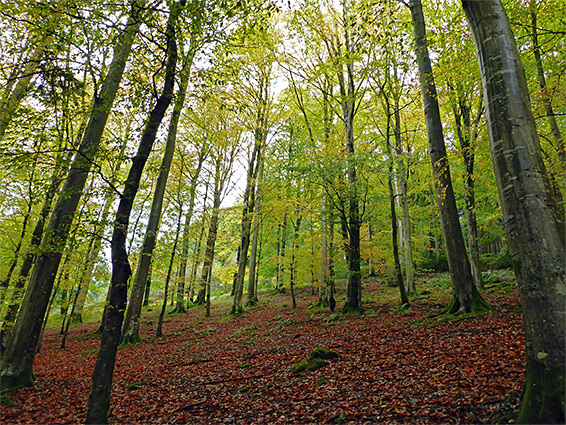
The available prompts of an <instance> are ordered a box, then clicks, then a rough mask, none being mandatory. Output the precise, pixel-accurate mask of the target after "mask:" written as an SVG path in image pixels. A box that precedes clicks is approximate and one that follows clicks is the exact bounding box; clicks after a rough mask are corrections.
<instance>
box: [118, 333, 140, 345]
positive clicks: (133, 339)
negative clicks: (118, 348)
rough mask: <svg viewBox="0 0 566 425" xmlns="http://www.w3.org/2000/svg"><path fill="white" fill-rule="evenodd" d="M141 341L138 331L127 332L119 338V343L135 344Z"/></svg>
mask: <svg viewBox="0 0 566 425" xmlns="http://www.w3.org/2000/svg"><path fill="white" fill-rule="evenodd" d="M140 342H142V339H141V337H140V334H139V332H131V333H130V332H128V333H126V334H125V335H124V336H122V339H121V340H120V345H135V344H139V343H140Z"/></svg>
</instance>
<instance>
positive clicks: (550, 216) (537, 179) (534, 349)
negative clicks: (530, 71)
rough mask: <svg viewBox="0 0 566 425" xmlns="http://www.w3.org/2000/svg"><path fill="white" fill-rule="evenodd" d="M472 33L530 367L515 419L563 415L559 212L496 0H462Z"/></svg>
mask: <svg viewBox="0 0 566 425" xmlns="http://www.w3.org/2000/svg"><path fill="white" fill-rule="evenodd" d="M462 4H463V7H464V11H465V13H466V18H467V20H468V23H469V26H470V29H471V31H472V34H473V36H474V41H475V45H476V51H477V55H478V59H479V63H480V69H481V74H482V82H483V93H484V100H485V104H486V108H487V112H486V118H487V122H488V129H489V136H490V141H491V155H492V160H493V164H494V169H495V175H496V180H497V187H498V190H499V198H500V201H501V207H502V210H503V218H504V225H505V232H506V234H507V242H508V245H509V250H510V252H511V256H512V258H513V264H514V268H515V274H516V276H517V282H518V286H519V294H520V296H521V304H522V306H523V319H524V324H525V326H524V328H525V339H526V356H527V361H526V364H527V368H526V374H525V384H524V392H523V398H522V403H521V411H520V413H519V417H518V419H517V422H518V423H564V422H565V408H564V384H565V365H566V358H565V351H564V341H565V340H566V320H565V318H566V311H565V309H566V265H565V263H564V258H566V252H565V227H564V216H563V215H562V212H561V210H560V208H559V207H558V205H557V203H556V200H555V198H554V196H553V193H552V188H551V187H550V182H549V180H548V176H547V174H546V169H545V166H544V162H543V160H542V155H541V149H540V142H539V139H538V135H537V132H536V127H535V123H534V117H533V114H532V110H531V103H530V99H529V93H528V89H527V83H526V80H525V76H524V70H523V67H522V64H521V60H520V57H519V53H518V50H517V46H516V44H515V38H514V35H513V33H512V31H511V27H510V25H509V21H508V20H507V16H506V14H505V11H504V9H503V6H502V5H501V3H500V1H499V0H483V1H471V0H463V1H462Z"/></svg>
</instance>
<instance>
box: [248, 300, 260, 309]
mask: <svg viewBox="0 0 566 425" xmlns="http://www.w3.org/2000/svg"><path fill="white" fill-rule="evenodd" d="M258 304H259V301H258V299H257V298H254V299H251V300H248V301H247V302H246V307H255V306H257V305H258Z"/></svg>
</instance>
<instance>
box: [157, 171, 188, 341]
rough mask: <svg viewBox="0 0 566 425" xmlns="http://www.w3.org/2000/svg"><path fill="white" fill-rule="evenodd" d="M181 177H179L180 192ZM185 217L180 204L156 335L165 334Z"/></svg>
mask: <svg viewBox="0 0 566 425" xmlns="http://www.w3.org/2000/svg"><path fill="white" fill-rule="evenodd" d="M180 182H181V179H179V192H180V186H181V184H180ZM182 218H183V205H182V204H181V205H180V206H179V217H178V218H177V231H176V232H175V240H174V242H173V248H172V249H171V257H170V258H169V267H168V268H167V276H166V277H165V289H164V292H165V293H164V294H163V304H162V305H161V311H160V312H159V319H158V320H157V330H156V331H155V336H156V337H160V336H163V318H164V317H165V310H166V309H167V297H168V293H169V282H170V281H171V273H172V272H173V263H174V262H175V254H176V252H177V244H178V243H179V233H180V231H181V220H182Z"/></svg>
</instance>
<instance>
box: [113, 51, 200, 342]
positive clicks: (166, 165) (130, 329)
mask: <svg viewBox="0 0 566 425" xmlns="http://www.w3.org/2000/svg"><path fill="white" fill-rule="evenodd" d="M193 57H194V52H193V51H190V52H189V54H188V55H187V57H186V58H185V63H184V68H183V70H182V72H181V81H180V86H179V91H178V93H177V99H176V101H175V105H174V107H173V112H172V114H171V121H170V122H169V130H168V132H167V142H166V144H165V152H164V154H163V159H162V161H161V166H160V168H159V175H158V176H157V183H156V184H155V190H154V193H153V200H152V202H151V210H150V213H149V219H148V222H147V227H146V231H145V237H144V240H143V244H142V250H141V253H140V257H139V260H138V266H137V268H136V273H135V276H134V279H133V283H132V290H131V293H130V300H129V302H128V309H127V311H126V317H125V320H124V331H123V338H124V340H125V341H139V340H140V336H139V327H140V319H141V310H142V301H143V300H144V291H145V292H149V289H148V287H149V286H150V282H151V280H150V279H149V274H150V268H151V258H152V255H153V249H154V248H155V242H156V240H157V234H158V232H159V223H160V221H161V211H162V209H163V198H164V196H165V187H166V186H167V180H168V179H169V170H170V169H171V163H172V162H173V155H174V153H175V145H176V141H177V127H178V124H179V119H180V117H181V111H182V109H183V106H184V104H185V98H186V93H187V86H188V83H189V72H190V68H191V64H192V59H193ZM148 301H149V300H148Z"/></svg>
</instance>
